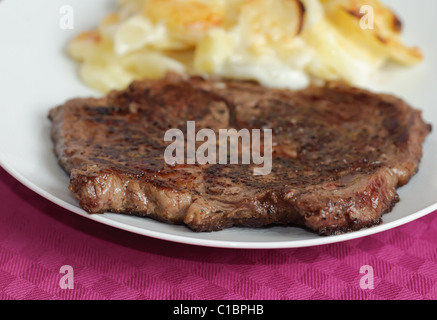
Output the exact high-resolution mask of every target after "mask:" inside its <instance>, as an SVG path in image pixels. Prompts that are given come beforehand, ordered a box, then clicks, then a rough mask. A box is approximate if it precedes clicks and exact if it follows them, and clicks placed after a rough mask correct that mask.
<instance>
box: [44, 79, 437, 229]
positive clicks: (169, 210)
mask: <svg viewBox="0 0 437 320" xmlns="http://www.w3.org/2000/svg"><path fill="white" fill-rule="evenodd" d="M49 118H50V120H51V121H52V132H51V135H52V140H53V142H54V146H55V153H56V155H57V157H58V159H59V163H60V165H61V166H62V167H63V168H64V169H65V171H66V172H67V173H68V174H69V175H70V186H69V188H70V190H71V191H72V192H73V194H74V195H75V196H76V197H77V199H78V201H79V203H80V205H81V207H82V208H83V209H84V210H86V211H87V212H89V213H103V212H116V213H123V214H132V215H139V216H144V217H150V218H153V219H157V220H159V221H163V222H166V223H172V224H185V225H187V226H188V227H189V228H191V229H192V230H194V231H217V230H221V229H224V228H229V227H232V226H247V227H262V226H269V225H293V226H300V227H303V228H306V229H308V230H311V231H314V232H317V233H318V234H321V235H331V234H339V233H343V232H348V231H353V230H358V229H361V228H364V227H369V226H372V225H376V224H379V223H381V221H382V215H383V214H385V213H387V212H389V211H391V210H392V208H393V206H394V205H395V204H396V202H398V201H399V197H398V194H397V192H396V189H397V187H399V186H402V185H404V184H406V183H407V182H408V181H409V180H410V178H411V177H412V176H413V175H414V174H415V173H416V172H417V170H418V165H419V162H420V159H421V156H422V143H423V141H424V139H425V137H426V136H427V135H428V134H429V132H430V131H431V126H430V125H428V124H426V123H425V122H424V121H423V120H422V117H421V113H420V111H417V110H415V109H413V108H411V107H410V106H408V105H407V104H406V103H405V102H403V101H402V100H400V99H398V98H396V97H394V96H391V95H378V94H374V93H371V92H368V91H365V90H362V89H357V88H353V87H349V86H346V85H340V84H329V85H326V86H323V87H309V88H308V89H305V90H302V91H295V92H292V91H288V90H279V89H267V88H264V87H261V86H259V85H258V84H256V83H253V82H245V81H213V80H205V79H202V78H200V77H191V78H188V79H186V78H182V77H179V76H177V75H174V74H169V75H168V76H167V77H165V78H164V79H162V80H144V81H137V82H134V83H132V84H131V85H130V86H129V88H127V89H126V90H124V91H113V92H111V93H110V94H108V95H107V96H106V97H104V98H101V99H94V98H88V99H80V98H78V99H73V100H70V101H68V102H66V103H65V104H64V105H61V106H58V107H56V108H53V109H52V110H50V113H49ZM189 120H194V121H196V126H197V129H198V130H199V129H201V128H211V129H213V130H215V131H217V130H219V129H226V128H235V129H237V130H239V129H240V128H247V129H253V128H271V129H272V132H273V164H272V170H271V173H270V174H268V175H254V174H253V168H254V167H255V165H254V164H245V165H243V164H233V165H231V164H205V165H200V164H192V165H187V164H183V165H182V164H179V165H174V166H170V165H168V164H166V162H165V161H164V150H165V148H166V147H167V146H168V145H169V142H164V134H165V132H166V131H167V130H168V129H170V128H179V129H181V130H185V131H186V125H187V121H189Z"/></svg>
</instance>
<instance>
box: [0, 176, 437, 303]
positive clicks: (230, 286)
mask: <svg viewBox="0 0 437 320" xmlns="http://www.w3.org/2000/svg"><path fill="white" fill-rule="evenodd" d="M436 298H437V214H435V213H434V214H430V215H427V216H425V217H424V218H421V219H419V220H416V221H414V222H412V223H409V224H407V225H404V226H402V227H399V228H396V229H393V230H390V231H386V232H383V233H380V234H376V235H373V236H368V237H365V238H361V239H357V240H353V241H348V242H343V243H337V244H332V245H325V246H319V247H311V248H299V249H278V250H241V249H220V248H206V247H196V246H189V245H183V244H177V243H172V242H167V241H161V240H157V239H153V238H148V237H144V236H140V235H136V234H132V233H128V232H125V231H122V230H118V229H115V228H112V227H108V226H105V225H102V224H99V223H97V222H94V221H92V220H89V219H86V218H84V217H81V216H79V215H76V214H74V213H71V212H69V211H67V210H64V209H62V208H60V207H58V206H57V205H55V204H52V203H51V202H49V201H47V200H46V199H44V198H42V197H40V196H39V195H37V194H35V193H34V192H33V191H31V190H29V189H27V188H26V187H25V186H23V185H22V184H20V183H19V182H18V181H16V180H15V179H13V178H12V177H11V176H10V175H9V174H8V173H6V172H5V171H4V170H3V169H1V168H0V299H2V300H21V299H26V300H47V299H62V300H79V299H81V300H85V299H86V300H95V299H99V300H103V299H104V300H116V299H117V300H120V299H122V300H136V299H149V300H170V299H176V300H181V299H183V300H206V299H207V300H231V299H232V300H242V299H244V300H255V299H256V300H280V299H281V300H286V299H290V300H291V299H294V300H303V299H305V300H321V299H324V300H325V299H355V300H358V299H360V300H364V299H377V300H381V299H390V300H400V299H409V300H417V299H433V300H434V299H436Z"/></svg>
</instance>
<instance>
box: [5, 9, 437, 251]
mask: <svg viewBox="0 0 437 320" xmlns="http://www.w3.org/2000/svg"><path fill="white" fill-rule="evenodd" d="M385 2H386V3H387V4H388V5H390V6H391V7H392V8H395V11H396V12H397V13H398V15H399V16H400V17H401V18H402V20H403V21H404V22H405V25H406V29H405V33H404V39H405V41H406V42H407V43H411V44H417V45H419V46H420V47H421V48H422V49H423V50H424V53H425V57H426V61H425V62H424V63H423V64H422V65H420V66H418V67H415V68H411V69H399V68H393V69H392V70H389V71H388V73H387V74H386V75H385V76H384V77H382V78H381V79H378V81H376V82H375V83H373V85H372V86H371V88H372V89H373V90H376V91H382V92H389V93H394V94H397V95H398V96H400V97H402V98H404V99H405V100H407V102H409V103H411V104H412V105H414V106H415V107H417V108H419V109H422V110H423V111H424V113H423V115H424V118H425V119H426V120H427V121H428V122H430V123H432V124H434V125H435V124H437V106H436V102H437V91H436V88H437V46H436V44H437V42H436V41H435V40H436V37H435V34H434V32H435V30H437V21H436V20H435V19H434V14H435V12H437V1H434V0H420V1H415V2H414V3H413V2H412V1H409V0H402V1H400V0H391V1H388V0H386V1H385ZM65 4H66V2H65V1H64V0H39V1H32V0H3V1H1V0H0V108H1V111H2V112H1V117H0V164H1V165H2V167H3V168H5V169H6V170H7V171H8V172H9V173H10V174H12V175H13V176H14V177H15V178H16V179H18V180H19V181H21V182H22V183H23V184H24V185H26V186H27V187H29V188H30V189H32V190H34V191H35V192H37V193H38V194H40V195H42V196H44V197H45V198H47V199H49V200H51V201H53V202H54V203H56V204H58V205H59V206H61V207H64V208H66V209H68V210H70V211H72V212H74V213H77V214H79V215H82V216H84V217H87V218H89V219H92V220H95V221H97V222H100V223H103V224H106V225H110V226H113V227H116V228H120V229H123V230H126V231H129V232H134V233H137V234H141V235H145V236H150V237H155V238H159V239H164V240H169V241H174V242H180V243H186V244H193V245H201V246H211V247H228V248H291V247H306V246H315V245H322V244H328V243H334V242H339V241H345V240H350V239H355V238H359V237H364V236H367V235H370V234H374V233H377V232H382V231H385V230H388V229H392V228H395V227H397V226H400V225H403V224H405V223H408V222H410V221H412V220H415V219H418V218H420V217H422V216H424V215H426V214H429V213H431V212H433V211H434V210H437V166H436V165H435V160H436V155H437V137H436V134H435V133H432V135H431V136H430V137H429V138H428V139H427V140H426V143H425V148H424V151H425V152H424V157H423V160H422V163H421V165H420V171H419V173H418V174H417V175H416V176H415V177H414V178H413V179H412V181H411V182H410V183H409V184H408V185H407V186H405V187H402V188H401V189H399V194H400V198H401V201H400V203H399V204H398V205H397V206H396V207H395V209H394V210H393V212H391V213H390V214H388V215H385V216H384V223H383V224H382V225H379V226H376V227H373V228H369V229H365V230H361V231H358V232H354V233H349V234H345V235H339V236H333V237H320V236H317V235H315V234H312V233H310V232H307V231H304V230H301V229H299V228H292V227H273V228H266V229H240V228H232V229H228V230H224V231H220V232H214V233H193V232H191V231H190V230H188V229H187V228H185V227H183V226H173V225H167V224H163V223H159V222H156V221H154V220H151V219H145V218H138V217H131V216H124V215H116V214H103V215H89V214H87V213H85V212H84V211H83V210H82V209H81V208H80V207H79V206H78V203H77V201H76V200H75V199H74V198H73V197H72V195H71V194H70V192H69V191H68V189H67V185H68V178H67V176H66V175H65V174H64V172H63V171H62V170H61V169H60V168H59V166H58V164H57V162H56V159H55V157H54V155H53V153H52V144H51V141H50V139H49V128H50V123H49V121H48V120H47V112H48V110H49V109H50V108H51V107H53V106H55V105H58V104H60V103H63V102H64V101H65V100H67V99H69V98H72V97H77V96H98V95H99V94H98V93H96V92H94V91H92V90H91V89H89V88H87V87H85V86H84V85H83V84H82V83H81V82H80V81H79V79H78V78H77V76H76V65H75V64H74V63H73V62H72V61H71V60H70V59H69V58H68V57H66V55H65V53H64V48H65V45H66V44H67V42H68V41H69V39H70V38H71V37H72V36H74V35H75V34H77V33H78V32H80V31H82V30H86V29H89V28H92V27H94V26H95V25H96V23H97V22H98V21H100V19H101V18H102V17H103V16H104V15H105V14H106V13H107V12H110V11H112V10H114V8H115V5H116V3H115V0H93V1H86V0H69V1H68V4H69V6H70V7H71V8H72V9H73V10H74V11H73V13H74V29H73V30H64V29H62V28H61V27H60V25H59V22H60V19H61V18H62V16H63V14H62V12H61V11H60V9H61V8H62V7H63V6H64V5H65Z"/></svg>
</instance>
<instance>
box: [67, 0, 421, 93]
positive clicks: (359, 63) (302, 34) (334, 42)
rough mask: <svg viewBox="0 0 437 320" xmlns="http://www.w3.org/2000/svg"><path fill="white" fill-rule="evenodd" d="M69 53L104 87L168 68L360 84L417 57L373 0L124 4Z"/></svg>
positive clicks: (284, 82) (296, 82) (133, 0)
mask: <svg viewBox="0 0 437 320" xmlns="http://www.w3.org/2000/svg"><path fill="white" fill-rule="evenodd" d="M365 9H367V10H365ZM370 11H371V12H370ZM370 14H371V16H370ZM369 23H371V25H370V27H369ZM68 53H69V54H70V56H71V57H72V58H74V59H75V60H77V61H78V62H79V63H80V71H79V75H80V77H81V79H82V80H83V81H84V82H85V83H86V84H87V85H89V86H91V87H93V88H96V89H98V90H100V91H102V92H108V91H110V90H112V89H123V88H125V87H126V86H128V85H129V84H130V82H132V81H133V80H136V79H141V78H152V79H154V78H160V77H162V76H163V75H164V74H165V73H166V72H167V71H174V72H178V73H182V74H198V75H203V76H210V77H227V78H235V79H248V80H255V81H258V82H260V83H261V84H262V85H264V86H268V87H278V88H290V89H301V88H304V87H306V86H308V85H309V84H310V83H312V82H314V81H322V82H323V81H331V80H339V81H345V82H348V83H350V84H352V85H360V84H362V83H365V82H366V81H367V80H369V79H371V77H372V76H373V75H375V74H376V73H377V72H380V70H381V68H382V67H383V66H384V64H385V63H387V62H388V61H394V62H397V63H400V64H402V65H415V64H417V63H419V62H420V61H422V59H423V57H422V54H421V52H420V50H419V49H418V48H414V47H407V46H405V45H404V44H403V42H402V39H401V23H400V21H399V19H398V18H397V17H396V16H395V14H394V13H393V12H392V11H390V10H389V9H388V8H387V7H385V6H384V5H383V4H382V3H381V2H379V1H378V0H120V1H119V8H118V10H117V12H114V13H112V14H110V15H108V16H107V17H105V18H104V19H103V20H102V21H100V23H99V25H98V27H97V28H96V29H95V30H91V31H87V32H84V33H82V34H79V35H78V36H76V37H75V38H74V39H72V41H71V42H70V44H69V47H68Z"/></svg>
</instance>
